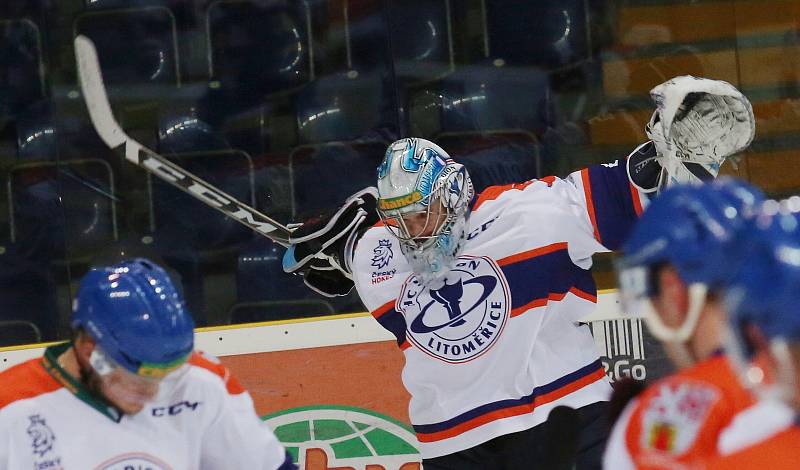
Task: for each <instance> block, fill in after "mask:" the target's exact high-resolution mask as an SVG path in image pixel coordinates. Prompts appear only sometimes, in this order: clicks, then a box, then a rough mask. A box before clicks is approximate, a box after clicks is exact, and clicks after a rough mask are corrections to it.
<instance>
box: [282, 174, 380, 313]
mask: <svg viewBox="0 0 800 470" xmlns="http://www.w3.org/2000/svg"><path fill="white" fill-rule="evenodd" d="M377 200H378V191H377V189H376V188H374V187H369V188H366V189H363V190H361V191H359V192H357V193H355V194H353V195H352V196H350V197H349V198H347V200H346V201H345V202H344V204H343V205H342V206H341V207H340V208H339V209H337V210H336V211H335V212H334V213H333V214H326V215H321V216H319V217H315V218H313V219H310V220H308V221H306V222H305V223H303V224H302V225H300V226H299V227H298V228H296V229H295V230H294V231H293V232H292V234H291V236H290V238H289V243H290V245H289V248H288V249H287V250H286V253H284V255H283V270H284V271H285V272H287V273H301V274H302V275H303V281H304V282H305V283H306V285H307V286H308V287H310V288H311V289H312V290H314V291H316V292H318V293H320V294H322V295H326V296H329V297H333V296H337V295H347V293H348V292H350V290H351V289H352V288H353V280H352V270H351V268H350V261H351V260H352V257H353V250H354V248H355V245H356V242H357V241H358V239H359V238H360V237H361V235H362V234H363V233H364V231H366V229H368V228H369V227H371V226H372V225H374V224H375V223H376V222H377V221H378V219H379V217H378V212H377V210H376V207H377Z"/></svg>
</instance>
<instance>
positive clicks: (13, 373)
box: [0, 358, 63, 408]
mask: <svg viewBox="0 0 800 470" xmlns="http://www.w3.org/2000/svg"><path fill="white" fill-rule="evenodd" d="M42 360H43V359H42V358H37V359H31V360H29V361H26V362H23V363H22V364H17V365H16V366H14V367H12V368H10V369H8V370H6V371H4V372H2V373H0V408H4V407H5V406H6V405H9V404H11V403H13V402H15V401H19V400H25V399H28V398H34V397H37V396H39V395H43V394H45V393H50V392H54V391H56V390H58V389H59V388H62V387H63V385H61V384H60V383H59V382H58V381H57V380H56V379H54V378H53V376H52V375H50V374H48V373H47V371H46V370H45V369H44V367H43V366H42Z"/></svg>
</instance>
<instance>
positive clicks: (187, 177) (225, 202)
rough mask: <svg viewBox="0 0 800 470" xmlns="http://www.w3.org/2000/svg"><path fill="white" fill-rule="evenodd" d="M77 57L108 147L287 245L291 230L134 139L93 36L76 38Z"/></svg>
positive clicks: (91, 108) (87, 95)
mask: <svg viewBox="0 0 800 470" xmlns="http://www.w3.org/2000/svg"><path fill="white" fill-rule="evenodd" d="M75 58H76V60H77V62H78V78H79V80H80V83H81V89H82V91H83V97H84V99H85V100H86V107H87V108H88V110H89V116H90V118H91V120H92V125H94V128H95V130H96V131H97V133H98V134H99V135H100V138H101V139H102V140H103V142H105V144H106V145H108V147H109V148H111V149H113V150H115V151H118V152H122V153H123V155H124V157H125V159H126V160H127V161H129V162H131V163H133V164H134V165H136V166H139V167H141V168H143V169H145V170H146V171H148V172H150V173H152V174H153V175H155V176H157V177H158V178H160V179H162V180H164V181H166V182H167V183H169V184H171V185H172V186H175V187H176V188H178V189H180V190H181V191H183V192H185V193H187V194H189V195H190V196H192V197H194V198H196V199H198V200H200V201H201V202H202V203H204V204H206V205H208V206H210V207H212V208H214V209H216V210H218V211H219V212H221V213H223V214H225V215H226V216H228V217H231V218H233V219H235V220H237V221H239V222H240V223H241V224H243V225H245V226H247V227H250V228H251V229H253V230H255V231H256V232H258V233H260V234H261V235H264V236H265V237H267V238H270V239H271V240H273V241H275V242H277V243H280V244H281V245H284V246H288V244H289V235H290V234H291V230H289V229H288V228H287V227H286V226H284V225H282V224H280V223H278V222H276V221H275V220H273V219H271V218H269V217H268V216H266V215H264V214H262V213H261V212H259V211H258V210H256V209H254V208H252V207H250V206H248V205H246V204H243V203H241V202H239V201H238V200H237V199H236V198H235V197H233V196H231V195H229V194H227V193H225V192H223V191H221V190H220V189H218V188H216V187H215V186H212V185H211V184H209V183H207V182H205V181H203V180H202V179H201V178H199V177H197V176H195V175H193V174H192V173H190V172H188V171H186V170H185V169H183V168H181V167H180V166H178V165H176V164H174V163H172V162H170V161H169V160H167V159H166V158H165V157H163V156H161V155H159V154H157V153H156V152H154V151H152V150H150V149H148V148H147V147H145V146H144V145H142V144H140V143H139V142H137V141H135V140H133V139H132V138H131V137H130V136H129V135H128V134H126V133H125V131H124V130H123V129H122V127H121V126H120V125H119V123H118V122H117V120H116V119H115V118H114V114H113V112H112V111H111V105H110V104H109V101H108V95H107V93H106V88H105V85H104V84H103V74H102V72H101V71H100V62H99V60H98V58H97V50H96V49H95V47H94V44H93V43H92V41H91V39H89V38H87V37H86V36H83V35H79V36H78V37H76V38H75Z"/></svg>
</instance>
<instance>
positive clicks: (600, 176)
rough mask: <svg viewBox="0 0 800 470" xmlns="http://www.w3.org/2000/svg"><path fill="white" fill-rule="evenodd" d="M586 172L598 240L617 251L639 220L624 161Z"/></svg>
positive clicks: (594, 166) (598, 166) (592, 167)
mask: <svg viewBox="0 0 800 470" xmlns="http://www.w3.org/2000/svg"><path fill="white" fill-rule="evenodd" d="M588 171H589V184H590V185H591V188H590V189H591V191H590V193H591V198H592V201H591V202H592V205H593V206H594V214H595V218H596V220H595V222H596V223H597V230H598V232H599V235H600V240H599V241H600V243H602V244H603V246H605V247H606V248H608V249H609V250H616V249H618V248H619V247H620V246H621V245H622V243H623V242H624V241H625V239H626V238H627V236H628V233H629V232H630V230H631V228H632V226H633V224H634V222H636V219H637V218H638V215H637V213H636V206H635V205H634V199H633V197H634V193H633V192H632V191H631V185H630V181H629V180H628V174H627V172H626V170H625V161H624V160H618V161H617V164H616V165H615V166H605V165H592V166H590V167H589V168H588Z"/></svg>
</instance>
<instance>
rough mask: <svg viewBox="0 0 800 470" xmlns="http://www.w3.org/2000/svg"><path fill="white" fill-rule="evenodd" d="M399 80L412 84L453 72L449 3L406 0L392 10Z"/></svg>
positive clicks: (394, 4)
mask: <svg viewBox="0 0 800 470" xmlns="http://www.w3.org/2000/svg"><path fill="white" fill-rule="evenodd" d="M389 11H390V15H391V16H390V17H391V21H390V22H389V23H390V27H391V31H390V33H391V42H392V46H393V47H392V59H393V61H394V72H395V73H396V74H397V78H398V79H399V80H401V81H402V82H404V83H408V84H412V83H415V82H420V81H424V80H431V79H434V78H438V77H441V76H444V75H446V74H448V73H450V72H452V71H453V61H454V59H453V44H452V41H453V39H452V24H451V22H452V19H451V17H450V7H449V4H448V2H447V0H438V1H429V0H406V1H403V2H393V4H392V5H391V7H390V10H389Z"/></svg>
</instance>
